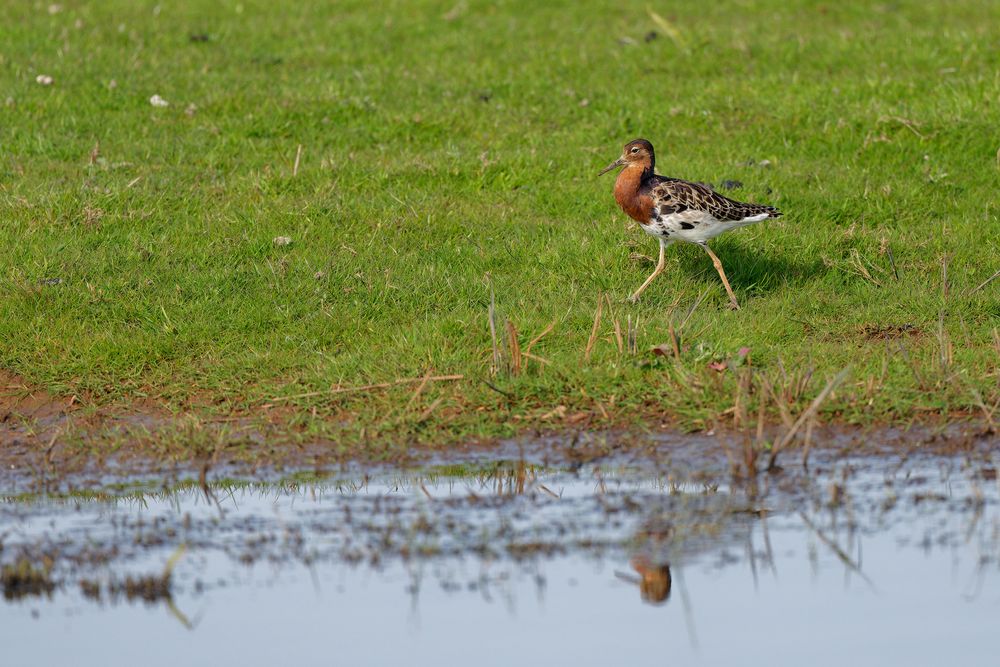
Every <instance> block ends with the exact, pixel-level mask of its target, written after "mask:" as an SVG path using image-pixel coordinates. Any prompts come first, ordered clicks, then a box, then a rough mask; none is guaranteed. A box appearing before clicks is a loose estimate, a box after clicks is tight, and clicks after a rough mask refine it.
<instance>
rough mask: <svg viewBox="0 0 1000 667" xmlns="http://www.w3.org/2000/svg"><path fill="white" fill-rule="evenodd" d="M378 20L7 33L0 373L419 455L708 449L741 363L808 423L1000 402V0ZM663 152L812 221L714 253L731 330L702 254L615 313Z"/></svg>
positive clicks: (55, 16) (508, 11) (127, 12)
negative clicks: (633, 157)
mask: <svg viewBox="0 0 1000 667" xmlns="http://www.w3.org/2000/svg"><path fill="white" fill-rule="evenodd" d="M379 4H380V5H381V6H380V8H375V3H370V2H362V1H349V2H312V1H306V2H298V3H292V4H289V5H287V6H285V7H282V8H280V9H279V8H278V3H271V2H263V1H261V2H253V1H243V2H208V1H204V2H201V1H198V2H195V1H192V2H179V3H157V2H131V1H129V2H125V1H110V2H100V3H96V2H95V3H83V2H73V1H68V2H63V3H61V4H60V5H58V6H55V5H53V6H51V7H50V6H49V3H47V2H46V3H3V5H2V6H0V90H2V92H0V105H2V106H0V118H2V121H0V148H2V160H0V244H2V247H3V252H2V253H0V341H2V342H0V369H5V370H6V371H7V372H9V373H16V374H19V375H21V376H22V377H23V378H25V380H27V381H28V382H31V383H35V384H38V385H40V386H42V387H45V388H47V389H48V390H50V391H52V392H57V393H64V394H77V395H78V396H81V397H86V399H85V400H86V401H89V402H91V403H92V404H108V403H115V402H120V403H122V404H127V402H128V401H131V400H133V399H136V398H146V399H149V398H152V399H153V400H155V401H158V402H162V403H163V404H164V405H166V406H168V407H171V408H175V409H176V408H189V407H191V406H195V407H197V408H198V409H200V410H204V411H207V412H208V413H209V414H214V413H223V412H228V411H230V410H234V409H240V410H251V411H254V410H257V409H261V408H262V406H269V405H291V406H294V407H295V408H296V409H295V410H293V411H289V412H287V415H288V417H287V419H288V420H289V424H291V425H294V426H295V428H296V429H302V428H305V429H306V430H307V431H309V432H313V431H321V430H323V429H327V430H328V431H329V432H334V431H337V429H345V430H343V432H342V433H341V436H343V437H348V436H349V434H350V433H354V432H358V431H359V429H364V433H365V434H366V435H365V436H364V437H366V438H371V437H373V436H372V434H373V433H374V434H376V436H378V435H381V436H383V437H385V438H393V439H397V440H400V439H402V440H410V439H414V438H416V439H425V440H434V441H440V440H441V439H449V438H456V437H464V436H495V435H503V434H509V433H512V432H515V431H517V430H518V429H520V428H523V427H524V426H525V425H539V424H550V425H553V426H558V425H559V424H560V423H563V422H567V421H568V422H570V423H579V422H580V421H581V420H584V419H586V420H592V421H593V423H597V424H600V423H628V422H630V421H634V420H639V419H643V420H645V419H648V418H650V417H651V416H652V417H657V416H659V417H661V418H662V419H665V420H670V421H676V422H677V423H680V424H682V425H684V426H687V427H705V426H709V425H711V423H713V420H714V419H715V418H716V417H718V416H719V415H720V414H723V413H724V411H725V410H726V409H727V408H730V406H732V405H733V402H734V398H733V397H734V396H735V395H737V394H738V392H739V389H738V387H739V383H740V377H741V376H740V373H739V372H736V371H735V370H734V369H735V368H736V366H737V363H738V362H739V361H740V357H739V356H738V351H739V350H740V349H741V348H744V347H745V348H749V351H750V352H749V359H748V360H747V359H743V360H742V363H743V367H746V366H747V363H748V362H749V364H752V367H754V368H756V369H758V370H759V372H760V373H761V377H766V378H770V380H771V381H772V382H773V383H774V384H775V386H778V387H781V388H782V390H781V391H783V392H784V393H783V395H784V396H785V398H786V399H787V401H788V402H789V403H791V404H794V405H792V408H791V409H792V410H793V411H794V410H798V409H801V407H802V406H803V405H805V404H806V403H807V402H808V401H809V400H811V399H812V398H813V397H814V396H815V395H816V394H817V393H818V392H819V391H820V390H821V389H822V388H823V386H824V384H825V383H826V381H827V379H829V378H831V377H832V376H834V375H835V374H836V373H838V372H839V371H840V370H841V369H843V368H845V367H847V366H850V368H851V370H850V372H849V375H848V377H847V380H846V381H845V383H844V384H843V385H841V386H840V387H839V388H838V390H837V391H836V392H835V393H834V395H833V396H831V397H830V398H829V399H828V400H827V401H826V402H825V403H824V406H823V408H824V411H825V414H827V415H828V416H836V417H838V418H840V419H842V420H847V421H862V422H864V421H872V420H889V421H897V422H898V421H907V420H910V419H913V418H914V417H917V416H919V415H921V414H924V413H927V412H931V413H943V414H948V413H952V412H954V411H964V412H974V413H976V414H979V415H983V414H985V412H988V411H989V409H990V408H991V407H992V406H993V403H994V402H995V401H997V400H998V399H1000V389H998V385H1000V371H998V365H1000V339H998V337H997V328H998V326H1000V280H996V281H993V282H989V283H987V284H986V285H983V286H982V287H979V289H976V288H977V286H980V285H981V284H982V283H983V282H984V281H987V280H988V279H989V278H990V277H991V276H992V275H993V274H994V273H995V272H996V271H997V270H998V269H1000V220H998V214H1000V207H998V201H997V192H998V184H1000V152H998V149H1000V131H998V128H1000V73H998V72H1000V43H998V42H997V39H996V30H995V26H997V25H1000V4H998V3H989V2H981V1H971V0H965V1H959V2H952V1H948V2H945V1H931V2H928V1H923V0H920V1H917V0H912V1H911V0H904V1H900V2H887V3H884V4H878V5H872V4H870V3H862V2H854V3H833V2H823V3H817V2H794V1H793V2H789V1H788V0H782V1H770V0H760V1H756V0H755V1H744V2H719V3H689V2H672V3H663V2H657V3H649V2H646V1H645V0H643V1H642V2H617V1H615V2H611V1H608V2H588V3H581V2H547V3H536V2H528V1H524V2H518V1H510V2H476V1H471V0H470V1H465V0H458V1H457V2H455V1H454V0H448V1H447V2H443V3H442V2H387V3H379ZM39 76H50V77H52V83H51V84H50V85H44V84H43V83H39V82H38V81H37V77H39ZM153 95H159V96H161V97H162V98H163V99H164V100H166V101H167V102H168V103H169V105H168V106H165V107H158V106H154V105H152V104H151V103H150V98H151V97H152V96H153ZM637 136H642V137H645V138H648V139H650V140H651V141H652V142H653V143H654V144H655V146H656V148H657V157H658V171H660V172H661V173H665V174H668V175H674V176H681V177H684V178H688V179H692V180H699V181H704V182H712V183H720V182H721V181H723V180H725V179H733V180H738V181H741V182H742V183H743V184H744V186H743V187H742V188H741V189H739V190H736V191H734V192H732V193H729V194H731V195H732V196H735V197H736V198H738V199H744V200H751V201H759V202H762V203H769V204H773V205H775V206H777V207H779V208H780V209H781V210H782V211H783V212H784V213H785V215H784V217H783V218H781V219H780V220H777V221H773V222H769V223H767V224H763V225H756V226H753V227H750V228H747V229H745V230H742V231H739V232H735V233H732V234H729V235H726V236H723V237H721V238H720V239H718V240H717V241H715V242H714V243H713V247H714V248H715V250H716V252H717V254H718V255H719V257H720V258H721V259H722V261H723V263H724V265H725V266H726V269H727V272H728V275H729V278H730V281H731V283H732V284H733V288H734V290H735V291H736V294H737V296H738V298H739V299H740V301H741V303H742V305H743V309H742V310H741V311H738V312H729V311H727V310H726V307H725V306H726V303H727V299H726V296H725V292H724V290H723V288H722V285H721V283H720V282H719V279H718V277H717V275H716V273H715V271H714V269H713V268H712V265H711V263H710V262H709V260H708V258H707V256H706V255H705V253H703V252H702V251H701V250H700V249H698V248H695V247H690V246H687V247H681V246H676V245H675V246H673V247H672V248H671V249H670V250H669V254H668V260H669V261H668V264H667V270H666V272H665V273H664V275H663V276H661V277H660V278H659V279H658V281H657V282H655V283H654V284H653V285H652V286H651V287H650V289H649V290H647V292H646V293H645V295H644V297H643V299H642V301H641V302H640V303H638V304H636V305H630V304H626V303H624V302H623V300H624V298H625V297H626V296H627V295H628V294H629V293H630V291H632V290H634V289H635V288H636V287H637V286H638V285H639V283H641V282H642V280H643V279H644V278H645V276H646V275H648V273H649V271H650V270H651V268H652V265H651V264H650V263H649V262H648V261H646V260H644V259H642V258H640V257H636V256H635V255H637V254H642V255H647V256H650V257H655V252H656V244H655V241H653V240H652V239H650V238H649V237H647V236H646V235H645V234H643V233H642V232H641V230H639V229H637V228H635V227H634V226H630V225H627V224H626V223H627V219H626V217H625V216H624V214H622V213H621V211H619V210H618V209H617V207H616V206H615V204H614V201H613V199H612V196H611V188H612V182H613V176H610V175H609V176H605V177H603V178H600V179H598V178H597V177H596V174H597V172H598V171H599V169H600V168H602V167H603V166H605V165H606V164H607V163H608V162H610V161H611V160H613V159H615V158H616V157H617V156H618V155H619V153H620V150H621V145H622V144H623V143H624V142H625V141H627V140H630V139H633V138H635V137H637ZM299 147H301V149H300V148H299ZM297 156H298V157H297ZM282 236H286V237H289V238H290V239H291V243H290V244H288V245H278V244H276V243H275V242H274V239H275V238H276V237H282ZM491 294H492V295H493V298H494V300H495V310H494V316H493V322H494V325H495V327H496V329H497V341H498V342H497V353H498V354H499V364H494V357H495V353H494V345H493V342H492V339H491V333H490V324H489V322H490V318H489V311H490V302H491ZM702 297H703V298H702ZM699 299H701V300H700V301H699ZM599 301H602V303H603V306H602V308H601V311H602V312H601V317H600V322H599V323H598V325H597V327H596V329H595V328H594V323H595V313H596V311H597V308H598V303H599ZM692 308H693V309H694V310H693V312H692ZM689 313H690V316H689V317H688V315H689ZM508 322H509V323H510V325H508V324H507V323H508ZM630 323H631V326H632V328H633V329H634V330H635V331H634V337H635V339H636V344H635V351H630V350H629V347H630V346H629V341H628V340H627V338H628V337H629V332H628V329H629V327H630ZM682 323H683V326H682ZM550 325H551V328H549V326H550ZM616 326H617V329H618V330H620V335H621V341H620V340H619V337H618V334H616ZM672 328H673V330H674V336H676V340H677V345H676V348H677V354H675V353H674V351H673V350H674V343H673V339H672V338H671V333H670V331H671V329H672ZM512 329H513V330H516V332H517V333H516V336H514V337H515V338H516V339H517V342H518V346H519V347H520V354H519V353H518V350H517V347H518V346H513V345H512V342H511V330H512ZM546 331H547V333H545V332H546ZM592 332H593V335H592ZM543 333H545V335H544V336H542V338H541V339H540V340H538V341H537V342H536V343H535V344H534V345H533V346H531V348H530V351H529V354H530V355H531V356H525V355H524V354H523V353H524V352H525V351H526V350H527V348H528V343H529V342H530V341H531V340H532V339H533V338H535V337H537V336H539V335H541V334H543ZM661 344H666V348H665V349H666V350H667V351H668V354H667V355H665V356H655V355H653V354H652V353H651V352H650V349H651V348H652V347H653V346H657V345H661ZM588 348H589V353H588ZM725 360H730V368H729V369H726V368H724V367H723V366H722V365H721V364H719V363H714V362H720V361H725ZM518 362H519V364H518ZM495 365H496V366H498V367H497V368H495V367H494V366H495ZM518 365H520V366H521V368H520V369H518V368H517V366H518ZM429 372H430V373H434V374H436V375H455V374H460V375H462V376H464V377H463V379H461V380H458V381H431V382H427V383H426V385H424V386H421V384H420V383H416V382H410V383H401V384H397V385H394V386H392V387H390V388H388V389H379V388H375V389H372V390H370V391H354V392H339V393H330V392H329V391H328V390H330V389H331V388H334V389H336V388H338V387H339V388H345V387H346V388H350V387H358V386H363V385H369V384H378V383H385V382H395V381H396V380H398V379H408V378H421V377H423V376H424V375H425V374H427V373H429ZM808 377H811V378H812V379H811V380H810V381H808V382H806V379H808ZM802 378H805V379H802ZM315 392H320V393H315ZM306 393H313V395H311V396H305V397H301V398H295V399H292V400H290V401H280V402H277V403H276V402H275V401H274V400H272V399H275V398H277V397H289V396H295V395H299V394H306ZM776 405H777V403H775V404H773V405H771V406H770V407H768V408H767V410H768V412H769V414H772V416H773V417H774V418H775V419H777V417H778V413H779V409H778V408H777V407H776ZM345 417H346V418H347V419H346V420H345V419H344V418H345Z"/></svg>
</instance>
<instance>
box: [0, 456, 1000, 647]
mask: <svg viewBox="0 0 1000 667" xmlns="http://www.w3.org/2000/svg"><path fill="white" fill-rule="evenodd" d="M998 499H1000V490H998V485H997V479H996V473H995V468H993V467H992V465H991V464H990V462H989V461H986V462H984V461H982V460H978V461H976V462H970V461H967V460H960V459H958V458H955V457H934V456H925V457H922V458H919V459H910V460H908V461H907V462H905V463H900V462H899V461H896V460H890V459H884V458H872V457H869V458H856V459H838V460H832V459H831V460H829V461H825V462H823V461H821V462H820V470H819V471H813V472H812V473H810V474H808V475H805V474H792V473H791V472H787V473H784V474H780V475H771V476H762V477H761V478H760V479H759V480H758V482H757V484H756V485H755V486H747V485H733V484H731V483H730V482H729V480H728V479H727V478H724V477H722V476H720V478H719V481H718V482H712V481H705V478H704V477H702V478H701V481H700V482H697V483H694V482H691V481H688V480H686V479H685V478H684V477H683V476H680V475H678V474H676V473H674V472H671V470H669V469H667V470H663V469H661V470H660V471H659V472H657V473H655V474H650V473H648V472H645V471H644V470H643V469H642V467H632V466H615V465H599V466H589V467H587V466H585V467H581V468H578V469H575V470H560V469H548V468H541V467H537V466H531V465H528V464H524V463H502V462H501V463H496V464H488V465H480V466H478V467H469V466H465V467H462V466H449V467H441V468H436V469H435V468H431V469H427V470H424V471H406V472H381V473H379V474H377V475H372V476H367V477H366V476H364V475H362V474H360V473H341V474H336V475H332V476H330V477H328V478H319V479H311V480H309V481H302V480H301V478H300V479H299V481H293V480H289V479H285V480H279V481H276V482H273V483H245V482H239V481H236V482H233V481H229V482H225V483H216V484H213V485H212V486H211V488H210V489H209V493H208V494H206V493H205V491H204V490H203V489H200V488H198V487H197V485H195V484H188V485H183V484H182V485H179V486H177V487H175V488H173V489H166V490H154V491H150V490H148V489H147V490H136V489H121V488H119V489H117V490H116V492H115V493H113V494H110V495H107V496H97V497H94V496H90V495H79V494H71V495H63V496H60V497H33V496H19V497H16V498H8V499H7V500H6V501H5V502H4V503H3V504H2V505H0V526H2V528H0V535H2V543H3V550H2V551H0V561H2V562H3V563H5V564H8V565H10V564H12V563H15V562H18V561H19V560H24V559H27V561H28V562H31V563H34V564H39V567H41V565H40V564H44V563H48V574H47V578H48V581H49V582H50V583H51V584H52V586H53V588H52V590H50V591H48V592H40V593H38V594H34V593H31V594H25V591H24V590H22V589H15V588H6V589H5V591H4V593H5V598H4V600H3V601H2V602H0V638H2V640H3V646H4V651H3V654H4V659H3V664H5V665H8V664H9V665H55V664H102V665H118V664H121V665H126V664H129V665H131V664H145V665H161V664H162V665H177V664H185V663H187V664H207V663H209V662H214V661H222V660H224V661H226V662H227V663H228V664H242V665H257V664H261V665H263V664H300V665H312V664H358V665H369V664H371V665H382V664H407V665H424V664H435V665H438V664H466V663H469V662H475V663H476V664H480V665H500V664H510V663H511V662H514V661H517V662H519V663H525V664H568V663H572V664H583V665H590V664H593V665H598V664H600V665H607V664H622V665H653V664H656V665H660V664H666V663H671V664H723V663H728V664H763V663H767V664H770V665H776V664H777V665H786V664H787V665H802V664H810V665H835V664H836V665H843V664H844V663H845V662H847V661H850V662H853V663H858V662H860V663H861V664H878V665H885V664H940V663H942V662H944V661H946V660H951V661H954V660H955V659H956V657H960V662H961V664H963V665H979V664H981V665H987V664H990V665H992V664H995V663H996V656H997V650H998V649H1000V632H998V630H997V628H998V621H1000V576H998V574H1000V565H998V563H1000V560H998V558H1000V514H998ZM180 545H185V546H184V548H183V551H182V550H181V549H180ZM171 560H173V561H175V566H174V567H173V569H172V572H171V574H170V577H169V585H168V586H166V587H165V588H163V589H162V590H159V589H158V590H156V591H154V592H153V593H148V591H147V596H148V597H149V598H150V599H149V600H143V599H142V591H141V590H139V591H132V593H131V594H130V593H129V592H127V591H125V590H119V588H122V589H123V587H121V586H119V584H122V583H123V582H124V580H125V579H126V577H127V576H128V575H132V576H133V577H136V578H138V577H140V576H151V577H153V578H159V577H162V575H163V573H164V571H165V568H166V567H168V566H167V563H168V562H170V561H171ZM85 588H86V590H87V594H85V592H84V589H85ZM130 595H131V596H130Z"/></svg>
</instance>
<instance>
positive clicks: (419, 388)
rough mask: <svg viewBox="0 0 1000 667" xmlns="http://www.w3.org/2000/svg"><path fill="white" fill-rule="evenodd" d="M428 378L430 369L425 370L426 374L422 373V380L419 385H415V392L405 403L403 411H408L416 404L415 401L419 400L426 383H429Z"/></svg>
mask: <svg viewBox="0 0 1000 667" xmlns="http://www.w3.org/2000/svg"><path fill="white" fill-rule="evenodd" d="M430 377H431V369H427V372H426V373H424V379H423V380H421V381H420V384H418V385H417V389H416V391H414V392H413V396H410V400H409V401H407V402H406V407H405V408H404V410H409V409H410V407H411V406H412V405H413V404H414V403H416V402H417V399H418V398H420V394H422V393H424V387H426V386H427V383H428V382H429V381H430Z"/></svg>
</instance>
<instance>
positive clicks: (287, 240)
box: [274, 236, 292, 246]
mask: <svg viewBox="0 0 1000 667" xmlns="http://www.w3.org/2000/svg"><path fill="white" fill-rule="evenodd" d="M291 244H292V237H291V236H275V237H274V245H276V246H283V245H291Z"/></svg>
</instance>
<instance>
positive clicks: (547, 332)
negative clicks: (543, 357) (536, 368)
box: [523, 320, 556, 355]
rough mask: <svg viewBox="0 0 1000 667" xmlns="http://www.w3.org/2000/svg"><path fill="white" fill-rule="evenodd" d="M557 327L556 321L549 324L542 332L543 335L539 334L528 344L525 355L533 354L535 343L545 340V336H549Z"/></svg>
mask: <svg viewBox="0 0 1000 667" xmlns="http://www.w3.org/2000/svg"><path fill="white" fill-rule="evenodd" d="M555 326H556V321H555V320H552V321H551V322H549V325H548V326H547V327H545V329H543V330H542V333H540V334H538V335H537V336H535V337H534V338H532V339H531V340H530V341H529V342H528V344H527V345H526V346H525V348H524V352H523V354H525V355H527V354H528V353H529V352H531V348H532V347H534V345H535V343H537V342H538V341H540V340H541V339H543V338H545V336H547V335H548V334H549V333H550V332H551V331H552V329H554V328H555Z"/></svg>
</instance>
